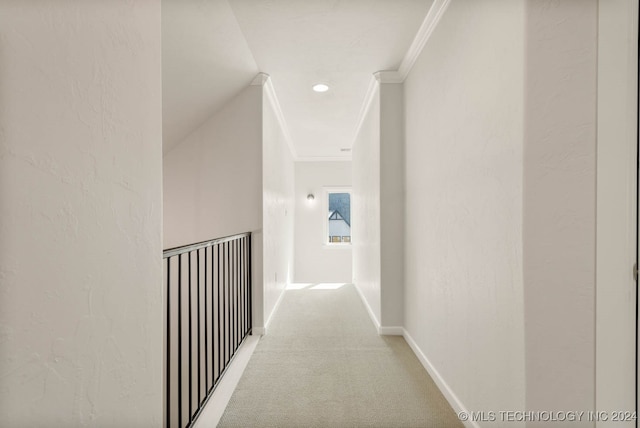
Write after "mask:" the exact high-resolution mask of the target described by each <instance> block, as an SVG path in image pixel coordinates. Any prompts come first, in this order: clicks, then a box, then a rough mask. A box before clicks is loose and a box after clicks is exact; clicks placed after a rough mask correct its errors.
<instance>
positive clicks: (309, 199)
mask: <svg viewBox="0 0 640 428" xmlns="http://www.w3.org/2000/svg"><path fill="white" fill-rule="evenodd" d="M315 198H316V197H315V196H313V193H309V194H308V195H307V201H309V202H313V200H314V199H315Z"/></svg>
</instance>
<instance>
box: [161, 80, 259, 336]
mask: <svg viewBox="0 0 640 428" xmlns="http://www.w3.org/2000/svg"><path fill="white" fill-rule="evenodd" d="M163 176H164V182H163V187H164V200H163V203H164V248H171V247H176V246H179V245H185V244H191V243H194V242H199V241H205V240H207V239H213V238H219V237H222V236H228V235H233V234H236V233H242V232H252V233H253V239H252V251H253V256H252V257H253V266H254V269H253V271H252V277H253V289H254V296H253V297H254V301H255V302H256V303H257V304H254V306H253V310H254V314H253V315H254V325H255V326H257V327H261V326H263V323H264V314H263V312H262V309H263V306H262V304H261V303H260V302H262V301H263V295H262V293H263V287H262V279H263V274H262V266H263V265H262V209H263V201H262V87H261V86H248V87H247V88H246V89H244V90H243V91H242V92H241V93H240V94H238V96H236V97H235V98H234V99H233V100H231V101H230V102H229V103H228V104H226V105H225V106H224V107H223V108H222V109H221V110H220V111H218V112H217V113H216V114H215V115H214V116H212V117H211V118H210V119H209V120H208V121H207V122H205V123H204V124H203V125H202V126H201V127H199V128H198V129H196V130H194V131H193V132H192V133H191V134H190V135H189V136H188V137H187V138H186V139H185V140H184V141H182V142H181V143H180V144H178V145H177V146H176V147H175V148H174V149H172V150H171V151H169V152H168V153H166V154H165V155H164V170H163Z"/></svg>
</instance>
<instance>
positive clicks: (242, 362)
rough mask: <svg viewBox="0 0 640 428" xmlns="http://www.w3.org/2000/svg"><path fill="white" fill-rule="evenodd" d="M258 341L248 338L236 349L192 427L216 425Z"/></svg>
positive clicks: (257, 339) (199, 427)
mask: <svg viewBox="0 0 640 428" xmlns="http://www.w3.org/2000/svg"><path fill="white" fill-rule="evenodd" d="M259 341H260V338H258V337H251V336H249V337H247V338H246V339H245V341H244V342H243V344H242V345H241V346H240V348H238V351H237V352H236V354H235V356H234V357H233V360H232V361H231V364H230V365H229V367H228V368H227V371H226V372H225V373H224V376H222V378H220V383H219V384H218V385H217V386H216V389H215V390H214V391H213V395H212V396H211V397H210V398H209V400H207V402H206V404H205V406H204V408H203V409H202V413H201V414H200V416H199V417H198V419H196V422H195V424H194V425H193V426H194V428H203V427H215V426H217V425H218V422H220V418H222V415H223V414H224V411H225V409H226V407H227V404H229V400H231V396H232V395H233V392H234V391H235V389H236V387H237V386H238V382H240V378H241V377H242V374H243V373H244V370H245V369H246V368H247V364H249V360H250V359H251V355H253V351H255V349H256V346H258V342H259Z"/></svg>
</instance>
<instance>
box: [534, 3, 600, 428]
mask: <svg viewBox="0 0 640 428" xmlns="http://www.w3.org/2000/svg"><path fill="white" fill-rule="evenodd" d="M597 12H598V2H597V1H596V0H556V1H547V2H540V1H533V0H531V1H528V2H527V8H526V28H527V36H526V45H525V49H526V55H527V75H526V81H525V91H526V94H527V96H526V104H525V151H524V210H525V211H524V233H523V238H524V280H525V334H526V356H527V365H526V373H527V390H526V396H527V403H526V404H527V408H529V409H547V410H563V409H581V410H585V411H586V410H591V409H593V408H594V401H595V396H594V394H595V393H594V388H595V385H594V384H595V378H594V374H595V373H594V372H595V361H594V357H595V337H594V336H595V331H594V330H595V328H594V327H595V255H596V254H595V238H596V228H595V221H596V92H597V91H596V75H597V62H596V61H597V23H598V13H597ZM602 410H606V409H602ZM585 425H589V426H593V423H588V424H585Z"/></svg>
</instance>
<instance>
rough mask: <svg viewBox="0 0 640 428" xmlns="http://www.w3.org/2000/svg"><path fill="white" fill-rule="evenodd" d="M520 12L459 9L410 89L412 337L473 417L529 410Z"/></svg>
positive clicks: (447, 17) (510, 6)
mask: <svg viewBox="0 0 640 428" xmlns="http://www.w3.org/2000/svg"><path fill="white" fill-rule="evenodd" d="M523 24H524V2H523V1H504V0H499V1H497V0H496V1H494V0H483V1H453V2H451V4H450V5H449V7H448V9H447V11H446V13H445V14H444V16H443V18H442V19H441V21H440V23H439V24H438V26H437V28H436V29H435V31H434V32H433V34H432V36H431V38H430V39H429V41H428V43H427V44H426V46H425V48H424V50H423V51H422V53H421V54H420V56H419V58H418V60H417V62H416V63H415V66H414V68H413V70H412V71H411V72H410V74H409V77H408V78H407V80H406V81H405V115H406V195H407V197H406V217H405V218H406V231H407V233H406V246H405V255H406V264H405V267H406V270H405V275H406V277H405V278H406V279H405V327H406V330H407V331H408V333H409V334H410V336H411V337H412V338H413V339H414V340H415V342H416V343H417V345H418V346H419V347H420V348H421V350H422V351H423V353H424V354H425V356H426V357H427V359H428V360H429V361H430V363H431V364H432V365H433V367H434V368H435V369H436V370H437V371H438V372H439V373H440V375H441V376H442V378H443V380H444V381H445V382H446V384H447V385H448V387H449V388H450V390H451V392H452V393H453V394H454V395H455V396H457V398H458V399H459V400H460V401H461V402H462V404H463V405H464V406H466V407H467V408H468V409H469V410H485V411H489V410H494V411H496V410H502V409H511V410H517V409H522V408H523V407H524V404H525V385H524V382H525V378H524V367H525V366H524V363H525V362H524V326H523V316H522V312H523V278H522V252H521V251H522V172H523V167H522V151H523V75H524V70H523V64H524V57H523V46H524V39H523V37H524V28H523Z"/></svg>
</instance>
